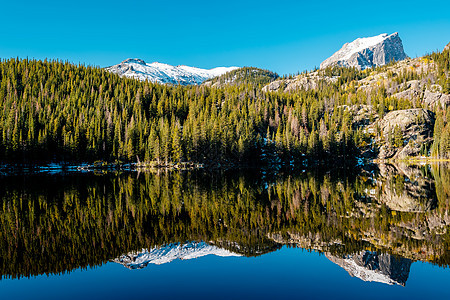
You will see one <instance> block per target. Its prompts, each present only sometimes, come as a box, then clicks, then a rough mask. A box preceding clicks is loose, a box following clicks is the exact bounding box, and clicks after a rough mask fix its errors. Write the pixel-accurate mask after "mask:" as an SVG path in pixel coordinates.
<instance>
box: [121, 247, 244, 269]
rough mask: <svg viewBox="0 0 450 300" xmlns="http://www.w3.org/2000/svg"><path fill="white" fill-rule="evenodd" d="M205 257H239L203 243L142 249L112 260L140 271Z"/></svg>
mask: <svg viewBox="0 0 450 300" xmlns="http://www.w3.org/2000/svg"><path fill="white" fill-rule="evenodd" d="M206 255H216V256H221V257H228V256H240V255H239V254H236V253H233V252H231V251H228V250H225V249H222V248H219V247H217V246H214V245H209V244H207V243H205V242H199V243H197V242H188V243H184V244H181V243H175V244H169V245H165V246H162V247H154V248H152V249H143V250H142V251H140V252H130V253H127V254H124V255H121V256H120V257H118V258H116V259H114V260H113V261H114V262H116V263H119V264H121V265H123V266H125V267H127V268H128V269H142V268H145V267H146V266H148V265H149V264H155V265H162V264H166V263H169V262H171V261H174V260H176V259H182V260H186V259H194V258H199V257H202V256H206Z"/></svg>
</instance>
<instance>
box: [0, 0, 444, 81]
mask: <svg viewBox="0 0 450 300" xmlns="http://www.w3.org/2000/svg"><path fill="white" fill-rule="evenodd" d="M3 2H6V3H2V5H1V10H2V13H1V17H0V57H1V58H3V59H4V58H10V57H21V58H24V57H29V58H36V59H44V58H50V59H53V58H57V59H62V60H68V61H70V62H73V63H83V64H87V65H96V66H101V67H105V66H109V65H113V64H116V63H119V62H120V61H122V60H124V59H126V58H129V57H136V58H141V59H144V60H145V61H147V62H153V61H159V62H164V63H168V64H172V65H179V64H184V65H190V66H197V67H201V68H213V67H216V66H257V67H261V68H266V69H270V70H273V71H276V72H278V73H279V74H288V73H296V72H297V71H303V70H310V69H312V68H314V67H315V66H318V65H319V64H320V62H321V61H323V60H324V59H326V58H327V57H329V56H330V55H331V54H333V53H334V52H335V51H337V50H338V49H339V48H340V47H341V46H342V44H344V43H345V42H350V41H352V40H354V39H356V38H358V37H367V36H373V35H378V34H380V33H393V32H396V31H397V32H399V34H400V37H401V38H402V40H403V44H404V48H405V52H406V53H407V54H408V55H409V56H411V57H415V56H420V55H423V54H425V53H429V52H431V51H434V50H442V48H443V47H444V46H445V45H446V44H447V43H448V42H450V13H449V12H450V1H448V0H447V1H384V0H380V1H317V0H316V1H285V0H277V1H274V0H271V1H265V0H260V1H244V0H240V1H235V0H228V1H176V0H174V1H163V0H160V1H114V0H111V1H95V0H91V1H85V0H80V1H71V2H66V1H20V0H17V1H12V0H10V1H8V0H5V1H3Z"/></svg>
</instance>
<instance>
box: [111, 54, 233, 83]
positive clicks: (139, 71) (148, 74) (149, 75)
mask: <svg viewBox="0 0 450 300" xmlns="http://www.w3.org/2000/svg"><path fill="white" fill-rule="evenodd" d="M105 69H106V70H107V71H109V72H112V73H115V74H118V75H120V76H125V77H129V78H136V79H139V80H149V81H151V82H158V83H170V84H181V85H195V84H201V83H202V82H203V81H205V80H207V79H210V78H214V77H216V76H220V75H222V74H225V73H226V72H229V71H232V70H235V69H238V68H237V67H218V68H213V69H209V70H207V69H200V68H195V67H189V66H171V65H168V64H163V63H158V62H154V63H151V64H147V63H146V62H145V61H143V60H142V59H134V58H129V59H126V60H124V61H123V62H121V63H120V64H117V65H114V66H111V67H107V68H105Z"/></svg>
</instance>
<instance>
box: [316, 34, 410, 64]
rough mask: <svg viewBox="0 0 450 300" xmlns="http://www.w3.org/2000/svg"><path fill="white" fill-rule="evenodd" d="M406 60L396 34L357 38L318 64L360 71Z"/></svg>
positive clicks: (400, 41)
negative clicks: (353, 68)
mask: <svg viewBox="0 0 450 300" xmlns="http://www.w3.org/2000/svg"><path fill="white" fill-rule="evenodd" d="M405 58H407V55H406V54H405V51H404V50H403V43H402V40H401V39H400V37H399V35H398V33H397V32H395V33H393V34H391V35H388V34H386V33H384V34H380V35H377V36H374V37H368V38H358V39H356V40H354V41H353V42H351V43H346V44H345V45H344V46H342V48H341V49H340V50H339V51H337V52H336V53H334V54H333V55H332V56H331V57H329V58H327V59H326V60H324V61H323V62H322V63H321V64H320V68H321V69H323V68H326V67H328V66H335V65H336V66H341V67H355V68H358V69H360V70H364V69H366V68H372V67H377V66H382V65H385V64H387V63H389V62H391V61H393V60H395V61H399V60H403V59H405Z"/></svg>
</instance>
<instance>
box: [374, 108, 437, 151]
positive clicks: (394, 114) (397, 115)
mask: <svg viewBox="0 0 450 300" xmlns="http://www.w3.org/2000/svg"><path fill="white" fill-rule="evenodd" d="M434 121H435V117H434V113H433V112H431V111H429V110H425V109H421V108H417V109H404V110H395V111H391V112H389V113H387V114H386V115H385V116H384V117H383V118H382V119H379V120H377V121H376V122H374V123H373V124H371V125H370V126H369V127H368V128H369V130H370V131H372V132H379V133H380V134H379V135H377V137H376V138H375V142H376V143H377V144H378V145H381V146H380V147H379V153H378V157H377V158H378V159H390V158H394V159H405V158H407V157H412V156H418V155H420V151H421V149H422V145H427V144H430V143H431V142H432V141H433V127H434ZM396 129H397V131H398V132H397V135H399V136H398V137H396ZM400 136H401V138H400ZM395 139H397V140H398V139H400V141H395ZM393 141H394V144H393ZM399 142H400V144H395V143H399Z"/></svg>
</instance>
